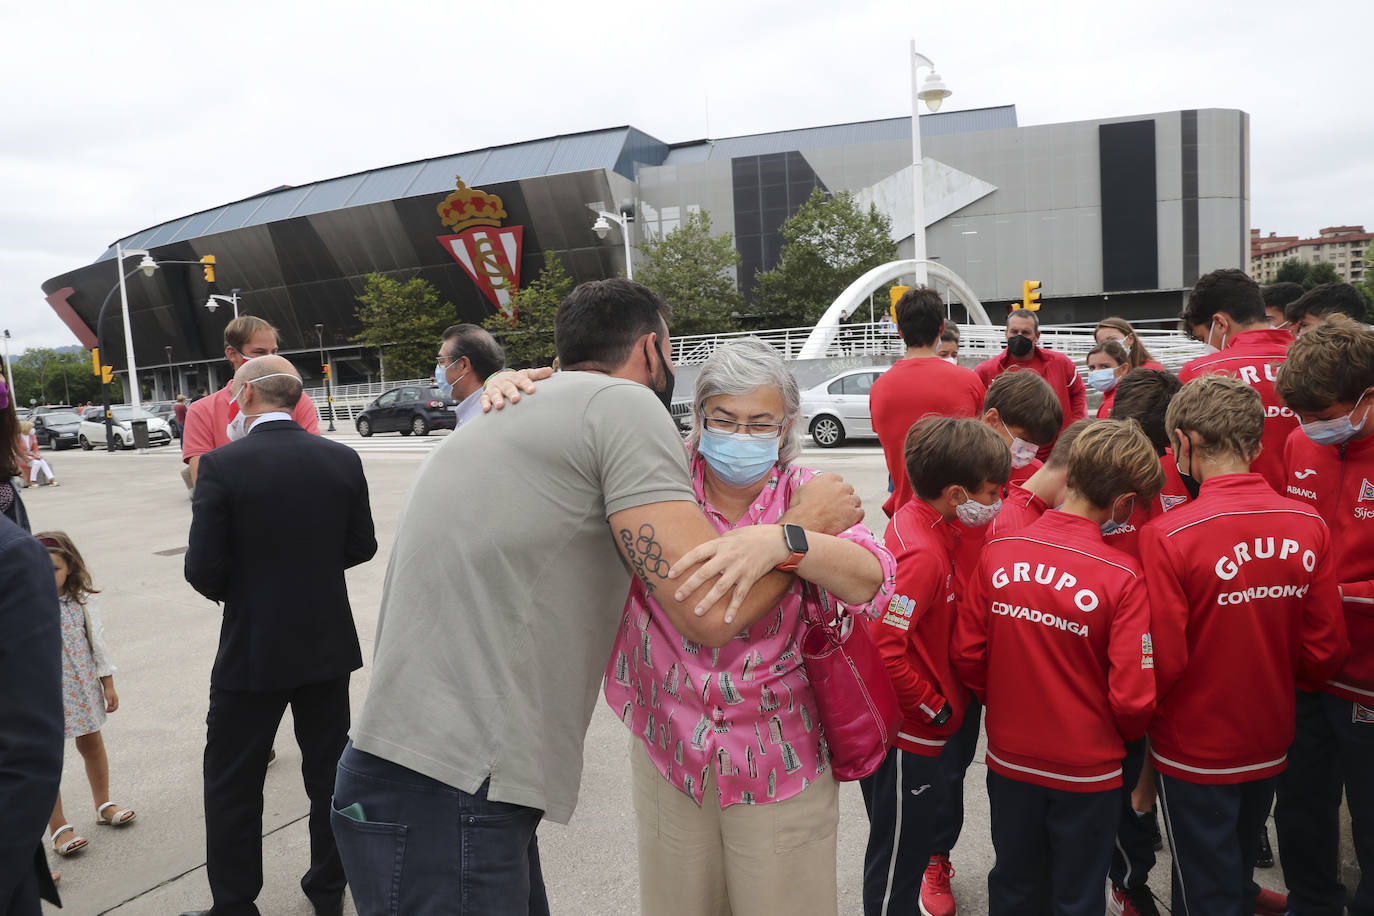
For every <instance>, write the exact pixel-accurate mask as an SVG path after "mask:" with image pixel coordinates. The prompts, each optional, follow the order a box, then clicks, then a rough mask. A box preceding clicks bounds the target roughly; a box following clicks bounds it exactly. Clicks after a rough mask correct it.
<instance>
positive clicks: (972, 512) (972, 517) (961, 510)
mask: <svg viewBox="0 0 1374 916" xmlns="http://www.w3.org/2000/svg"><path fill="white" fill-rule="evenodd" d="M1000 511H1002V500H1000V499H999V500H997V501H996V502H995V503H992V504H991V505H988V504H987V503H980V502H979V501H978V500H976V499H974V498H973V497H972V496H970V497H969V498H968V499H966V500H964V501H963V502H961V503H960V504H959V505H957V506H955V507H954V512H955V514H956V515H958V516H959V521H961V522H963V523H964V524H965V525H967V526H968V527H970V528H982V527H983V526H984V525H986V524H988V523H989V522H991V521H992V520H993V519H995V518H996V517H997V513H998V512H1000Z"/></svg>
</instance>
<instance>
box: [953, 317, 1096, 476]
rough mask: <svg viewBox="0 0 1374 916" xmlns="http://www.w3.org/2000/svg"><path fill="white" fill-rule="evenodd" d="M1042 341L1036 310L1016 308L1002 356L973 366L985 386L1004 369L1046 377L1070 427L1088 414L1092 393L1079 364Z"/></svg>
mask: <svg viewBox="0 0 1374 916" xmlns="http://www.w3.org/2000/svg"><path fill="white" fill-rule="evenodd" d="M1039 341H1040V319H1039V318H1037V317H1036V316H1035V313H1034V312H1028V311H1026V310H1025V309H1016V310H1015V311H1013V312H1012V313H1011V316H1010V317H1008V318H1007V348H1006V350H1004V351H1003V352H1002V354H1001V355H1000V356H994V357H993V358H992V359H989V360H984V361H983V362H981V363H979V364H978V368H977V369H975V370H973V371H974V372H976V373H978V378H979V379H980V380H981V381H982V383H983V385H984V387H986V386H988V385H991V384H992V380H993V379H995V378H997V376H999V375H1001V374H1002V373H1003V372H1016V371H1019V370H1029V371H1031V372H1034V373H1035V374H1036V375H1038V376H1040V377H1041V378H1043V379H1044V380H1045V381H1046V382H1048V383H1049V385H1050V387H1051V388H1053V389H1054V393H1055V394H1056V395H1058V397H1059V403H1060V404H1061V405H1062V406H1063V408H1064V420H1063V423H1062V424H1061V425H1060V427H1059V428H1060V429H1061V430H1063V429H1068V427H1069V424H1070V423H1072V422H1074V421H1075V420H1081V419H1083V418H1084V417H1085V416H1087V415H1088V393H1087V389H1086V388H1084V387H1083V380H1082V379H1081V378H1079V377H1078V367H1077V366H1075V365H1074V362H1073V360H1071V359H1069V358H1068V357H1067V356H1065V355H1064V354H1063V353H1055V352H1054V351H1053V350H1045V349H1042V348H1041V347H1040V345H1039ZM1053 447H1054V443H1053V442H1051V443H1050V444H1049V445H1047V446H1045V447H1044V448H1042V449H1041V450H1040V454H1039V456H1038V457H1039V458H1040V460H1042V461H1043V460H1044V459H1046V458H1048V457H1049V455H1050V449H1051V448H1053Z"/></svg>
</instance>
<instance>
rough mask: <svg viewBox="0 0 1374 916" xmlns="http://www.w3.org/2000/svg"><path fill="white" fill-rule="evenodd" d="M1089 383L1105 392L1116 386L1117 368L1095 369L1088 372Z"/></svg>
mask: <svg viewBox="0 0 1374 916" xmlns="http://www.w3.org/2000/svg"><path fill="white" fill-rule="evenodd" d="M1088 384H1089V385H1091V386H1092V387H1094V388H1096V389H1097V390H1098V391H1101V392H1103V393H1104V394H1105V393H1106V392H1108V391H1111V390H1112V389H1113V388H1115V387H1116V370H1115V369H1094V370H1092V371H1091V372H1089V373H1088Z"/></svg>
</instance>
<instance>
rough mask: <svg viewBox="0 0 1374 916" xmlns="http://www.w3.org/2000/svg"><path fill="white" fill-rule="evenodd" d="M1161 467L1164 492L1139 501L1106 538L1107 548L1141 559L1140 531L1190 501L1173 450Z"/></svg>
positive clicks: (1160, 463)
mask: <svg viewBox="0 0 1374 916" xmlns="http://www.w3.org/2000/svg"><path fill="white" fill-rule="evenodd" d="M1159 466H1160V467H1161V468H1162V469H1163V470H1164V489H1162V490H1160V491H1159V495H1158V496H1156V497H1155V498H1154V499H1152V500H1150V501H1149V502H1145V501H1144V500H1136V504H1135V511H1134V512H1132V513H1131V517H1130V519H1129V520H1127V522H1126V524H1124V525H1122V526H1121V527H1120V528H1118V529H1116V530H1115V531H1113V532H1112V533H1111V534H1109V535H1107V543H1108V544H1110V545H1111V546H1113V547H1115V548H1116V549H1117V550H1124V551H1126V552H1127V553H1129V554H1130V555H1131V556H1133V557H1135V558H1136V559H1137V560H1139V559H1140V529H1141V528H1144V527H1145V524H1146V523H1147V522H1148V521H1149V520H1150V519H1152V518H1155V517H1157V516H1160V515H1163V514H1164V513H1165V512H1168V511H1169V510H1170V509H1173V508H1175V507H1177V506H1181V505H1183V504H1184V503H1186V502H1187V501H1188V500H1189V499H1190V498H1191V497H1189V495H1188V488H1187V487H1185V486H1184V485H1183V478H1182V477H1180V476H1178V462H1176V461H1175V460H1174V450H1173V449H1168V448H1166V449H1165V450H1164V455H1163V457H1161V458H1160V459H1159Z"/></svg>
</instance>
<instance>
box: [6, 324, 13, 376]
mask: <svg viewBox="0 0 1374 916" xmlns="http://www.w3.org/2000/svg"><path fill="white" fill-rule="evenodd" d="M5 381H6V382H8V383H9V386H10V390H11V391H12V390H14V364H13V363H11V362H10V329H9V328H5Z"/></svg>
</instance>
